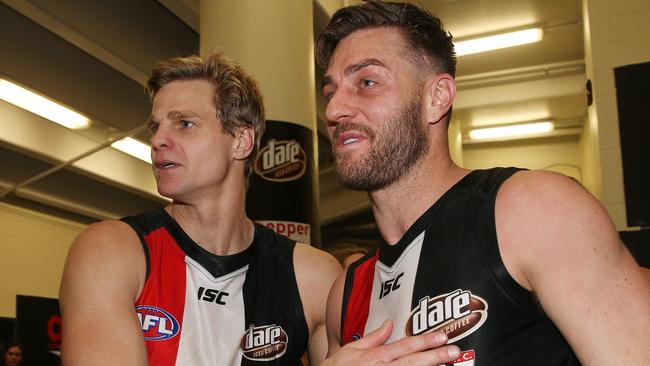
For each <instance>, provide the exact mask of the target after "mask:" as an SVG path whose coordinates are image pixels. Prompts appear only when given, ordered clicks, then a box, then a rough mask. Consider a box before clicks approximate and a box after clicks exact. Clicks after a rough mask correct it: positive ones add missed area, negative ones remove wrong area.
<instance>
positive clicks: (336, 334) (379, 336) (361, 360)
mask: <svg viewBox="0 0 650 366" xmlns="http://www.w3.org/2000/svg"><path fill="white" fill-rule="evenodd" d="M344 284H345V272H343V273H341V275H340V276H339V278H337V279H336V281H335V282H334V284H333V285H332V289H331V290H330V294H329V297H328V299H327V339H328V343H329V348H328V352H327V360H325V363H323V365H329V366H331V365H356V366H360V365H369V364H377V363H386V364H388V365H409V366H416V365H440V364H444V363H448V362H452V361H454V360H455V359H457V358H458V356H459V352H460V350H459V349H458V347H456V346H446V344H447V335H446V334H445V333H443V332H432V333H426V334H422V335H419V336H413V337H406V338H403V339H401V340H399V341H396V342H394V343H391V344H384V343H385V342H386V340H387V339H388V338H389V337H390V334H391V332H392V330H393V325H392V322H391V321H390V320H389V321H386V322H384V324H382V326H381V327H379V328H378V329H376V330H375V331H373V332H371V333H369V334H367V335H365V336H364V337H363V338H361V339H359V340H358V341H355V342H350V343H348V344H346V345H345V346H343V347H341V338H340V334H341V332H340V328H341V306H342V298H343V287H344Z"/></svg>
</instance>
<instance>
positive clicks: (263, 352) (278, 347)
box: [240, 324, 289, 361]
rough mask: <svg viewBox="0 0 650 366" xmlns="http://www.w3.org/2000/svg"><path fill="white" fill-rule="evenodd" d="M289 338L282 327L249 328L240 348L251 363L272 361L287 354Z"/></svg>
mask: <svg viewBox="0 0 650 366" xmlns="http://www.w3.org/2000/svg"><path fill="white" fill-rule="evenodd" d="M288 342H289V337H288V336H287V333H286V332H285V331H284V329H282V327H281V326H277V325H275V324H273V325H263V326H259V327H256V326H253V325H251V326H249V327H248V330H247V331H246V333H244V336H243V337H242V338H241V342H240V348H241V350H242V352H243V354H244V357H246V358H247V359H249V360H251V361H271V360H275V359H277V358H280V357H282V355H284V353H285V352H287V343H288Z"/></svg>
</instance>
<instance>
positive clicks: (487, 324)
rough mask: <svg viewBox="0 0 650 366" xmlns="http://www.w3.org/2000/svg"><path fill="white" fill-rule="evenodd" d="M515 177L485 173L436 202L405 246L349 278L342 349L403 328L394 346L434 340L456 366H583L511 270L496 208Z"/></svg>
mask: <svg viewBox="0 0 650 366" xmlns="http://www.w3.org/2000/svg"><path fill="white" fill-rule="evenodd" d="M516 171H517V169H515V168H495V169H490V170H476V171H473V172H471V173H469V174H468V175H466V176H465V177H464V178H463V179H462V180H460V181H459V182H458V183H457V184H455V185H454V186H453V187H452V188H450V189H449V190H448V191H447V192H446V193H445V194H444V195H443V196H442V197H441V198H440V199H439V200H438V201H436V202H435V203H434V204H433V205H432V206H431V207H430V208H429V209H428V210H427V211H426V212H425V213H424V214H423V215H422V216H421V217H420V218H419V219H418V220H417V221H416V222H415V223H414V224H413V225H412V226H411V227H410V228H409V229H408V230H407V232H406V233H405V234H404V236H403V237H402V238H401V239H400V241H399V242H397V243H396V245H392V246H391V245H387V244H385V243H383V244H381V245H380V247H379V249H378V251H376V252H374V253H370V254H368V255H366V256H365V257H364V258H362V259H360V260H359V261H357V262H356V263H354V264H352V265H351V266H350V267H349V268H348V272H347V275H346V281H345V287H344V292H343V308H342V312H341V335H340V336H341V341H342V343H343V344H346V343H349V342H351V341H353V340H355V339H358V338H359V337H361V336H363V335H364V334H367V333H369V332H370V331H372V330H374V329H376V328H378V327H379V326H380V325H381V324H382V323H383V321H384V320H385V319H387V318H388V319H392V320H393V322H394V327H393V333H392V335H391V337H390V339H389V340H388V342H392V341H395V340H397V339H401V338H403V337H405V336H410V335H418V334H423V333H426V332H431V331H435V330H442V331H444V332H445V333H447V335H448V337H449V343H453V344H456V345H457V346H458V347H460V349H461V356H460V357H459V358H458V359H457V360H455V361H454V362H453V363H451V364H449V365H454V366H474V365H477V366H480V365H495V366H496V365H498V366H509V365H513V366H514V365H545V366H553V365H579V363H578V360H577V358H576V356H575V354H574V353H573V352H572V350H571V349H570V348H569V346H568V344H567V342H566V340H565V339H564V338H563V336H562V335H561V334H560V332H559V331H558V329H557V328H556V327H555V326H554V325H553V323H552V322H551V321H550V320H549V319H548V317H547V316H546V315H545V314H544V312H543V311H542V309H541V307H540V306H539V304H538V302H537V300H536V298H535V296H534V295H533V294H532V293H531V292H529V291H528V290H526V289H524V288H523V287H521V286H520V285H519V284H518V283H517V282H516V281H515V280H514V279H513V278H512V277H511V276H510V275H509V274H508V271H507V270H506V268H505V266H504V264H503V262H502V260H501V256H500V254H499V248H498V243H497V237H496V227H495V215H494V208H495V200H496V194H497V191H498V189H499V187H500V186H501V184H502V183H503V182H504V181H505V180H506V179H508V178H509V177H510V176H511V175H512V174H514V173H515V172H516Z"/></svg>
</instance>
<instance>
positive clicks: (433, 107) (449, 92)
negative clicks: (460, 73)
mask: <svg viewBox="0 0 650 366" xmlns="http://www.w3.org/2000/svg"><path fill="white" fill-rule="evenodd" d="M455 98H456V81H455V80H454V78H453V76H451V75H449V74H447V73H442V74H436V75H434V76H433V77H432V78H431V80H429V82H428V83H427V84H426V90H425V99H426V111H425V113H426V117H427V123H429V124H436V123H438V122H440V121H441V120H442V119H443V118H444V117H445V116H446V115H447V112H449V110H450V109H451V105H452V104H453V102H454V99H455Z"/></svg>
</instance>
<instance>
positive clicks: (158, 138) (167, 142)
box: [151, 123, 173, 151]
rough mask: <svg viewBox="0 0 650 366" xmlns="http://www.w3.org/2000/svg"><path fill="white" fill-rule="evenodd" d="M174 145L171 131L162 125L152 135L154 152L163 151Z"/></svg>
mask: <svg viewBox="0 0 650 366" xmlns="http://www.w3.org/2000/svg"><path fill="white" fill-rule="evenodd" d="M172 144H173V140H172V136H171V134H170V131H168V129H167V128H165V126H164V125H163V124H162V123H161V124H159V125H158V126H157V128H156V130H155V131H154V132H153V134H152V135H151V149H152V150H153V151H158V150H163V149H166V148H169V147H171V146H172Z"/></svg>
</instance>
